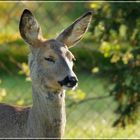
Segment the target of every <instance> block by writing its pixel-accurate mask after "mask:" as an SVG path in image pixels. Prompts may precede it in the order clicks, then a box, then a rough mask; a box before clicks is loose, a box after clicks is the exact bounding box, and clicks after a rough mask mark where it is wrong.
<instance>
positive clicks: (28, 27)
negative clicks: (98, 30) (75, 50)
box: [0, 9, 92, 138]
mask: <svg viewBox="0 0 140 140" xmlns="http://www.w3.org/2000/svg"><path fill="white" fill-rule="evenodd" d="M91 19H92V12H87V13H85V14H84V15H83V16H81V17H80V18H78V19H77V20H76V21H75V22H74V23H73V24H72V25H70V26H69V27H68V28H66V29H65V30H63V31H62V32H61V33H60V34H59V35H58V36H57V37H56V38H55V39H50V40H46V39H44V38H43V37H42V33H41V28H40V26H39V24H38V22H37V20H36V19H35V17H34V16H33V14H32V13H31V12H30V11H29V10H27V9H25V10H24V11H23V13H22V16H21V19H20V24H19V30H20V34H21V36H22V38H23V39H24V40H25V42H26V43H28V44H29V46H30V47H29V48H30V55H29V68H30V76H31V79H32V97H33V105H32V107H16V106H11V105H6V104H0V137H1V138H3V137H34V138H35V137H38V138H39V137H44V138H45V137H46V138H49V137H50V138H62V137H63V135H64V129H65V124H66V117H65V90H66V89H73V88H75V87H76V85H77V82H78V79H77V77H76V75H75V73H74V72H73V70H72V69H73V60H74V59H75V58H74V56H73V54H72V53H71V52H70V51H69V48H70V47H71V46H73V45H75V44H76V43H77V42H78V41H79V40H80V39H81V38H82V37H83V34H84V33H85V32H86V31H87V29H88V26H89V24H90V22H91Z"/></svg>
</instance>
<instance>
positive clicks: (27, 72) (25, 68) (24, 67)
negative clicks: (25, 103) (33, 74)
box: [19, 62, 31, 81]
mask: <svg viewBox="0 0 140 140" xmlns="http://www.w3.org/2000/svg"><path fill="white" fill-rule="evenodd" d="M20 68H21V70H20V71H19V74H23V75H25V76H26V81H31V78H30V69H29V66H28V64H26V63H24V62H23V63H21V65H20Z"/></svg>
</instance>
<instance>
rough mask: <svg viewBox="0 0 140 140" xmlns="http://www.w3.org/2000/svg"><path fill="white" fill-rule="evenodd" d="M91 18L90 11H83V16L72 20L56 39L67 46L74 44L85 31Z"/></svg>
mask: <svg viewBox="0 0 140 140" xmlns="http://www.w3.org/2000/svg"><path fill="white" fill-rule="evenodd" d="M91 19H92V12H87V13H85V14H84V15H83V16H81V17H80V18H78V19H77V20H76V21H75V22H73V24H71V25H70V26H69V27H68V28H66V29H65V30H63V31H62V32H61V33H60V34H59V36H58V37H57V38H56V39H57V40H59V41H60V42H63V43H64V44H66V45H67V46H68V47H71V46H73V45H75V44H76V43H78V42H79V40H80V39H81V38H82V37H83V35H84V33H85V32H86V31H87V29H88V27H89V24H90V22H91Z"/></svg>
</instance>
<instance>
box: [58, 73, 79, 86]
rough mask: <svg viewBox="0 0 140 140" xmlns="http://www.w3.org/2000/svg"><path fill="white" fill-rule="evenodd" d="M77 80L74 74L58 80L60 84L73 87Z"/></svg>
mask: <svg viewBox="0 0 140 140" xmlns="http://www.w3.org/2000/svg"><path fill="white" fill-rule="evenodd" d="M77 82H78V79H77V78H76V77H74V76H66V77H65V78H64V80H62V81H59V83H60V85H61V86H64V85H65V86H67V87H74V86H76V84H77Z"/></svg>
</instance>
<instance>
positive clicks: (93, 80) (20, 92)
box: [0, 73, 140, 138]
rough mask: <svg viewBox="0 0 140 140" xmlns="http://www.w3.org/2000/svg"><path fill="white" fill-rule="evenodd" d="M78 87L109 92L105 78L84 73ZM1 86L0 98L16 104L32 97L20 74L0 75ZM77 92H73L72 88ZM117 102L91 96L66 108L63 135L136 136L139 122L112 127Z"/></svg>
mask: <svg viewBox="0 0 140 140" xmlns="http://www.w3.org/2000/svg"><path fill="white" fill-rule="evenodd" d="M78 78H79V87H78V88H79V89H80V90H82V91H83V92H85V93H86V97H97V96H102V95H108V90H109V84H108V80H106V79H104V78H98V77H95V76H93V75H89V74H86V73H80V74H78ZM0 79H1V81H2V82H1V84H0V89H5V91H6V94H4V95H2V94H0V96H2V98H0V100H1V102H6V103H10V104H18V105H29V104H31V103H32V100H31V83H30V82H27V81H26V80H25V77H24V76H21V75H12V76H9V75H0ZM75 94H76V92H75ZM115 107H116V104H115V102H113V99H112V98H111V97H109V98H106V99H101V100H92V101H88V102H84V103H82V104H80V105H76V106H72V107H71V108H67V109H66V111H67V125H66V132H65V137H66V138H79V137H80V138H134V137H137V138H138V137H139V136H140V134H139V131H140V129H139V126H140V122H138V124H137V125H130V126H128V127H126V128H125V129H122V128H112V126H111V125H112V123H113V121H114V120H115V117H116V116H115V114H114V113H113V110H114V109H115Z"/></svg>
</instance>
